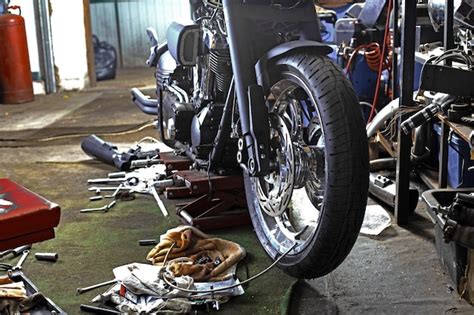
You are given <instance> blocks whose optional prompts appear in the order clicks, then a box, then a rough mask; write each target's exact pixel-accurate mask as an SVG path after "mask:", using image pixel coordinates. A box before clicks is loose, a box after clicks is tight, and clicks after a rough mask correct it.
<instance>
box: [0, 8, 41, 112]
mask: <svg viewBox="0 0 474 315" xmlns="http://www.w3.org/2000/svg"><path fill="white" fill-rule="evenodd" d="M33 99H34V96H33V80H32V77H31V68H30V59H29V55H28V44H27V40H26V29H25V20H24V19H23V17H21V16H20V15H14V14H2V15H0V104H20V103H26V102H30V101H33Z"/></svg>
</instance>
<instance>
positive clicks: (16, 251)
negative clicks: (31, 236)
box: [0, 245, 31, 258]
mask: <svg viewBox="0 0 474 315" xmlns="http://www.w3.org/2000/svg"><path fill="white" fill-rule="evenodd" d="M29 249H31V245H24V246H20V247H17V248H12V249H8V250H6V251H3V252H1V253H0V258H2V257H5V256H7V255H10V254H13V256H15V257H17V256H20V255H21V254H23V252H24V251H25V250H29Z"/></svg>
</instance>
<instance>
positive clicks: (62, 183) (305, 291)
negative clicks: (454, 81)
mask: <svg viewBox="0 0 474 315" xmlns="http://www.w3.org/2000/svg"><path fill="white" fill-rule="evenodd" d="M143 78H145V79H143ZM132 86H139V87H140V86H141V87H146V86H148V87H149V88H151V90H150V94H151V93H152V86H153V73H152V72H151V70H148V69H140V70H130V69H129V70H123V71H122V72H120V73H119V77H118V79H117V80H115V81H109V82H105V83H101V84H99V86H98V87H97V88H94V89H91V90H89V91H87V92H82V93H61V94H57V95H51V96H41V97H37V99H36V101H35V102H34V103H30V104H25V105H16V106H3V105H0V122H2V123H1V124H0V138H2V139H23V140H24V139H36V141H26V142H25V141H20V142H18V141H8V142H5V141H3V142H0V148H1V149H0V177H9V178H10V179H12V180H14V181H17V182H18V183H21V184H23V185H24V186H26V187H28V188H29V189H31V190H33V191H35V192H37V193H39V194H41V195H43V196H45V197H47V198H48V199H50V200H52V201H54V202H56V203H58V204H60V205H61V207H62V209H63V210H62V218H61V223H60V226H59V228H58V229H57V230H56V234H57V235H56V239H54V240H51V241H47V242H44V243H42V244H36V245H34V247H33V252H37V251H43V252H44V251H54V252H57V253H59V261H58V262H57V263H55V264H51V263H47V262H38V261H35V260H34V259H32V258H31V257H32V256H30V258H29V259H28V260H27V262H26V263H25V265H24V269H25V271H26V274H27V275H28V276H29V277H30V278H31V279H32V280H33V281H34V282H35V283H36V284H37V285H38V286H39V288H40V289H41V290H42V292H43V293H45V294H46V295H47V296H49V297H51V298H52V299H53V300H54V301H55V302H56V303H57V304H58V305H60V306H61V307H62V308H64V310H65V311H67V312H69V313H70V314H79V313H80V312H79V305H80V304H81V303H87V302H88V301H89V300H90V299H91V298H92V297H93V296H95V294H98V293H101V292H102V291H101V290H97V291H94V292H91V293H88V294H84V295H81V296H78V295H76V294H75V292H76V291H75V289H76V288H77V287H81V286H87V285H90V284H95V283H98V282H102V281H106V280H110V279H112V277H113V275H112V269H113V268H114V267H117V266H120V265H123V264H127V263H131V262H145V256H146V254H147V252H148V250H149V249H150V248H145V247H139V246H138V244H137V241H138V240H139V239H146V238H157V237H158V236H159V235H160V234H162V233H163V232H165V231H166V230H167V229H168V228H171V227H174V226H175V225H176V224H178V220H177V219H176V217H175V216H173V215H171V216H170V218H167V219H165V218H163V216H162V214H161V212H160V211H159V210H158V209H157V207H156V205H155V203H154V201H153V198H152V197H150V198H148V197H147V196H144V197H139V198H138V199H137V200H136V201H134V202H131V203H125V202H123V203H119V204H118V205H117V206H116V207H115V208H113V209H112V210H111V211H110V212H109V213H107V214H80V213H79V209H81V208H83V207H87V206H91V205H92V204H89V203H88V197H89V193H88V191H87V186H86V181H87V179H88V178H93V177H100V176H103V175H104V174H106V173H107V172H110V171H113V169H111V168H109V167H107V166H104V165H102V164H100V163H97V162H95V161H93V160H90V159H89V158H88V157H87V156H86V155H84V154H83V153H82V151H81V149H80V146H79V143H80V140H81V137H72V138H60V139H56V140H52V141H38V139H40V138H43V139H44V138H47V137H52V136H56V135H64V134H69V135H70V134H77V133H79V134H82V133H83V134H91V133H98V134H100V133H110V132H116V131H124V130H130V129H133V128H134V127H136V126H137V125H140V124H143V123H144V122H147V121H149V120H150V118H152V117H151V116H146V115H143V114H141V113H140V112H139V110H138V109H136V108H135V106H134V105H133V104H132V103H131V101H130V97H129V93H128V90H129V88H130V87H132ZM144 136H155V131H154V130H153V129H146V130H144V131H142V132H139V133H133V134H126V135H120V136H110V137H105V138H106V139H107V140H109V141H112V142H115V143H118V144H119V145H124V146H125V147H126V146H127V145H129V144H131V143H133V142H134V141H136V140H139V139H141V138H142V137H144ZM168 206H169V212H170V213H173V212H174V211H173V210H174V205H173V204H172V203H168ZM214 234H215V235H217V236H219V237H223V238H226V239H230V240H233V241H236V242H238V243H240V244H241V245H242V246H244V247H245V248H246V249H247V251H248V256H247V258H246V259H245V260H244V262H243V263H242V264H241V266H243V267H241V268H239V276H240V278H241V279H245V278H246V277H248V276H252V275H255V274H256V273H258V272H259V271H261V270H262V269H264V268H265V267H266V266H267V265H269V264H270V263H271V261H270V260H269V259H268V258H267V257H266V255H265V253H264V252H263V251H262V249H261V247H260V246H259V244H258V241H257V239H256V237H255V235H254V233H253V231H252V228H251V227H246V228H240V229H232V230H229V231H215V232H214ZM247 270H248V271H247ZM290 288H292V289H293V294H292V295H291V297H292V298H291V299H290V302H289V303H286V302H285V301H287V299H285V296H286V297H288V296H289V294H287V293H288V292H290V291H289V290H290ZM282 309H283V310H286V311H288V314H315V313H319V314H336V313H343V314H344V313H350V314H354V313H355V314H357V313H376V314H385V313H390V314H407V313H417V314H425V313H426V314H433V313H434V314H441V313H443V314H444V313H445V314H454V313H456V314H473V313H474V308H473V307H471V306H470V305H469V304H467V303H466V302H464V301H461V300H459V297H458V294H457V293H456V292H455V291H454V289H453V287H452V285H451V283H450V281H449V278H448V276H447V275H446V274H445V273H444V272H443V270H442V269H441V267H440V266H439V264H438V260H437V256H436V251H435V247H434V230H433V226H432V224H431V222H430V221H429V220H428V218H427V217H426V214H425V209H424V207H423V206H421V205H420V206H419V208H418V209H417V211H416V214H415V215H414V216H413V221H412V223H411V224H410V225H409V226H408V227H406V228H399V227H396V226H394V227H390V228H389V229H387V230H386V231H385V232H384V233H383V235H382V236H380V237H377V238H368V237H363V236H361V237H359V239H358V241H357V244H356V246H355V247H354V249H353V251H352V253H351V254H350V256H349V257H348V258H347V260H346V261H345V262H344V263H343V264H342V265H341V266H340V267H339V268H338V269H337V270H336V271H334V272H333V273H332V274H330V275H329V276H327V277H325V278H322V279H316V280H312V281H298V282H297V281H296V279H293V278H291V277H289V276H286V275H285V274H283V273H282V272H281V271H280V270H278V269H273V270H272V271H270V272H269V273H268V274H266V275H265V276H263V277H262V278H260V279H258V280H257V281H255V282H252V283H251V284H250V286H249V287H247V288H246V294H245V295H244V296H242V297H239V298H235V299H233V300H232V301H231V302H229V303H228V304H227V305H224V306H223V307H222V310H221V311H220V313H222V314H251V313H253V314H277V313H280V311H281V310H282Z"/></svg>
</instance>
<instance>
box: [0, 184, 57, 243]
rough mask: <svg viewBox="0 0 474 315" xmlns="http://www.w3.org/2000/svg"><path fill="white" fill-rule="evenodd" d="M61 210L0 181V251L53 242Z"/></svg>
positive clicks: (13, 185) (55, 205)
mask: <svg viewBox="0 0 474 315" xmlns="http://www.w3.org/2000/svg"><path fill="white" fill-rule="evenodd" d="M60 215H61V209H60V207H59V206H58V205H57V204H54V203H52V202H50V201H48V200H46V199H45V198H43V197H41V196H39V195H37V194H35V193H34V192H31V191H30V190H28V189H26V188H25V187H23V186H21V185H18V184H17V183H14V182H12V181H11V180H9V179H0V251H3V250H7V249H10V248H15V247H18V246H22V245H27V244H33V243H38V242H42V241H45V240H48V239H52V238H54V228H55V227H56V226H58V224H59V218H60Z"/></svg>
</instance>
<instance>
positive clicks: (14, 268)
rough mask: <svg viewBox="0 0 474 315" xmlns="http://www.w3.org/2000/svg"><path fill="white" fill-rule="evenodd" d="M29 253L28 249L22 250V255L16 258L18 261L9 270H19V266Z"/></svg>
mask: <svg viewBox="0 0 474 315" xmlns="http://www.w3.org/2000/svg"><path fill="white" fill-rule="evenodd" d="M29 253H30V251H29V250H24V251H23V254H22V256H21V257H20V260H18V262H17V263H16V265H15V266H13V268H12V269H11V270H9V272H10V271H18V270H21V267H22V266H23V264H24V263H25V260H26V258H27V257H28V254H29Z"/></svg>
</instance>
